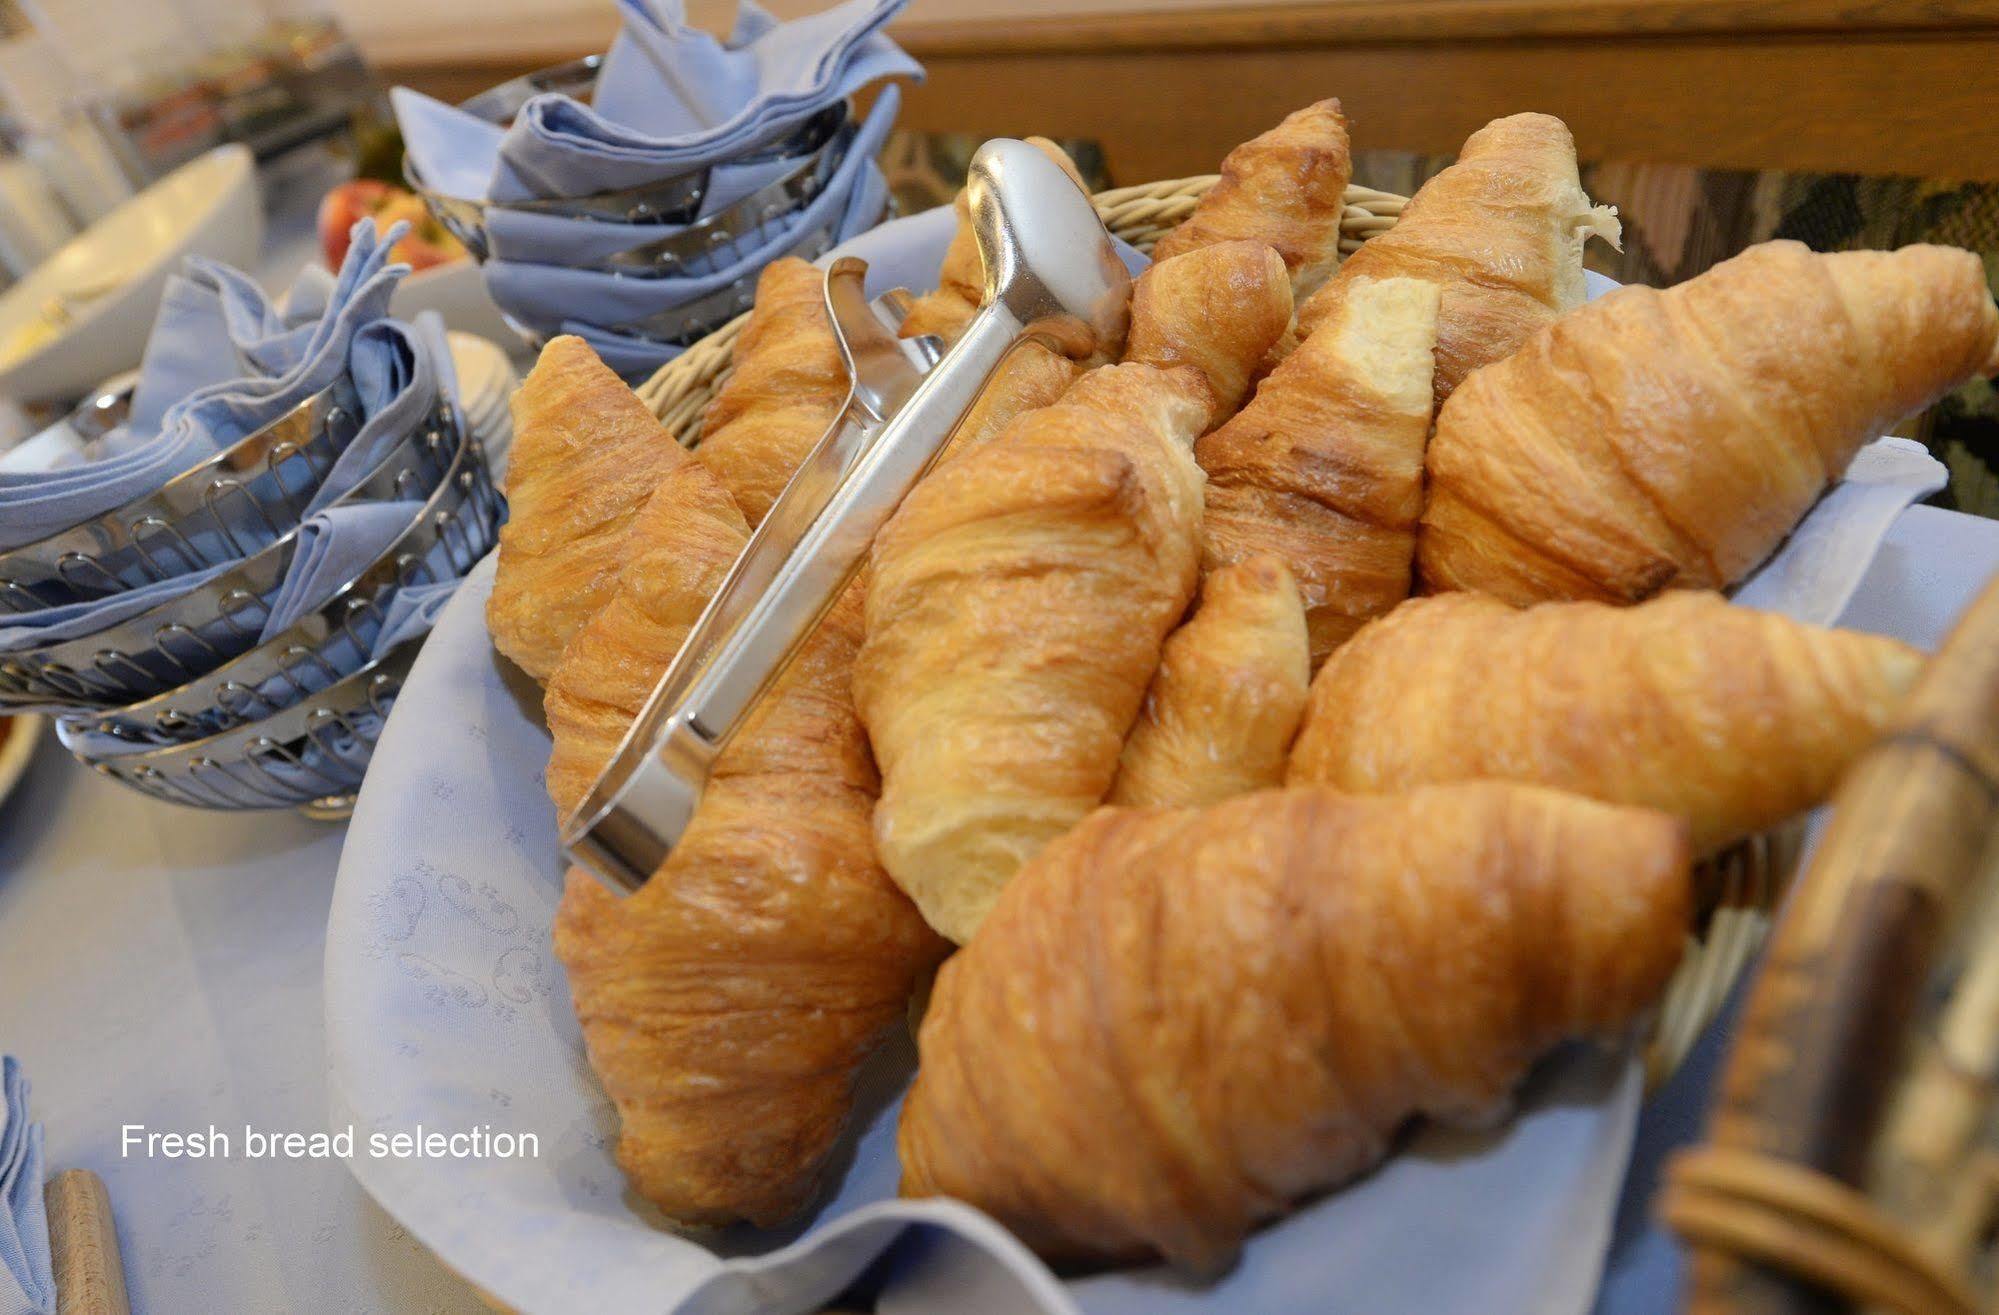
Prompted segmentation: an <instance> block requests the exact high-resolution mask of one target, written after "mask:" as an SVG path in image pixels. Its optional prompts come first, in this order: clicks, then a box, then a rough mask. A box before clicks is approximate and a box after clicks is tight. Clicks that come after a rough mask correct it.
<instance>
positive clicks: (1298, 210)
mask: <svg viewBox="0 0 1999 1315" xmlns="http://www.w3.org/2000/svg"><path fill="white" fill-rule="evenodd" d="M1352 178H1353V157H1352V154H1351V151H1350V147H1349V143H1348V140H1347V117H1346V115H1344V114H1342V113H1340V103H1339V102H1338V101H1337V100H1322V101H1320V102H1319V103H1318V104H1316V105H1307V106H1306V107H1305V108H1304V109H1302V110H1296V111H1294V112H1293V113H1291V114H1289V115H1286V116H1285V119H1284V122H1282V123H1280V124H1278V125H1277V126H1276V127H1275V128H1272V129H1271V130H1270V131H1268V132H1266V133H1263V134H1262V135H1260V136H1257V137H1252V138H1250V139H1249V140H1248V141H1246V142H1244V143H1243V144H1242V145H1240V146H1238V147H1236V148H1235V149H1234V150H1232V151H1230V152H1229V153H1228V156H1227V158H1226V159H1224V160H1223V161H1222V176H1221V179H1220V181H1218V182H1217V183H1216V184H1215V185H1214V186H1213V187H1212V188H1210V189H1208V194H1207V195H1206V196H1203V197H1202V198H1201V200H1200V203H1199V204H1197V205H1196V206H1195V207H1194V213H1193V214H1191V215H1188V216H1187V218H1186V219H1185V220H1184V221H1183V222H1182V223H1181V224H1180V226H1179V227H1178V228H1175V229H1174V230H1173V231H1172V232H1170V233H1168V234H1166V235H1165V236H1164V237H1162V238H1160V239H1159V242H1158V245H1157V246H1155V247H1154V248H1153V250H1152V257H1153V259H1154V260H1158V261H1167V260H1171V259H1172V258H1173V257H1175V256H1177V255H1180V254H1182V253H1183V252H1188V251H1193V250H1196V249H1197V248H1200V247H1205V246H1210V245H1212V244H1214V243H1216V242H1228V241H1231V240H1234V239H1238V238H1247V239H1248V240H1250V241H1252V242H1261V243H1263V244H1264V245H1265V246H1270V247H1275V248H1276V249H1277V254H1278V255H1280V256H1282V257H1283V258H1284V267H1285V268H1286V269H1288V270H1290V271H1291V289H1292V292H1293V293H1294V294H1295V296H1296V297H1297V299H1298V300H1299V301H1303V300H1304V299H1305V298H1306V297H1308V296H1310V295H1311V294H1312V292H1313V291H1314V290H1315V289H1317V288H1318V286H1319V285H1320V284H1322V283H1324V282H1325V281H1326V280H1327V279H1328V278H1330V277H1331V276H1332V273H1333V271H1334V270H1335V269H1337V268H1338V267H1339V263H1340V215H1341V214H1342V213H1343V212H1344V211H1345V210H1346V192H1347V183H1348V182H1349V181H1351V179H1352Z"/></svg>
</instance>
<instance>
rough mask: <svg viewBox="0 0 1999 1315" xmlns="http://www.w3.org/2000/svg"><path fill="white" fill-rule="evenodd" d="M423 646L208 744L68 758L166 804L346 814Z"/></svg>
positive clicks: (395, 653) (407, 648) (418, 641)
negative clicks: (285, 809)
mask: <svg viewBox="0 0 1999 1315" xmlns="http://www.w3.org/2000/svg"><path fill="white" fill-rule="evenodd" d="M422 645H423V638H422V637H420V636H419V637H418V638H415V639H411V640H409V641H407V642H405V643H403V644H400V645H398V646H397V647H396V648H395V649H394V650H392V651H391V652H389V653H387V654H385V655H384V656H383V657H381V658H380V659H378V660H376V661H374V662H371V663H369V664H368V665H366V666H364V667H362V668H361V669H360V670H358V671H355V672H354V673H353V674H351V675H349V676H347V677H345V678H344V679H341V680H338V681H336V682H334V683H333V684H331V685H329V686H327V687H326V688H325V689H322V690H320V691H319V692H318V693H316V694H314V695H313V696H312V697H311V698H309V699H306V700H304V701H303V702H300V703H298V704H296V705H294V706H293V707H291V708H287V709H286V710H284V711H283V712H280V713H278V714H276V715H275V716H272V717H267V718H265V719H264V720H262V721H257V722H251V723H249V724H247V725H243V726H239V727H236V728H235V729H232V730H227V731H223V732H221V733H219V734H216V735H211V736H208V737H207V738H205V739H199V740H194V741H191V742H189V743H186V744H174V745H168V746H165V747H162V748H158V749H152V750H148V751H145V752H140V753H130V754H119V755H115V756H107V757H92V756H91V755H89V754H88V753H85V752H81V751H77V750H74V749H72V751H73V752H76V754H77V758H78V759H79V760H80V761H81V762H83V763H84V764H85V765H86V766H88V767H90V768H91V769H92V770H94V771H97V772H101V773H103V774H104V775H105V776H109V777H112V778H114V779H116V780H119V781H122V782H124V783H125V784H126V785H129V786H131V787H132V788H133V789H135V790H138V791H140V792H142V793H144V794H149V795H151V796H153V797H154V798H155V799H164V800H166V801H167V802H168V803H174V804H186V805H189V806H191V807H195V808H223V809H263V808H299V809H302V810H304V811H306V812H307V813H309V814H312V815H314V816H321V817H344V816H346V814H347V813H348V812H350V811H352V809H353V806H354V795H355V792H356V791H357V790H358V789H359V788H360V785H361V777H362V775H363V773H365V772H366V771H367V767H368V758H369V755H370V754H372V753H373V752H374V747H375V741H376V739H377V738H378V737H379V736H380V735H381V730H382V723H383V721H384V720H385V719H386V718H387V717H388V715H389V709H390V708H391V707H392V706H393V705H394V703H395V700H396V695H397V694H398V693H400V692H401V690H402V685H403V681H404V679H405V678H406V677H407V676H408V675H409V669H410V666H411V664H412V663H413V662H415V660H416V655H417V650H418V649H419V648H421V647H422ZM62 730H63V733H64V737H65V740H67V738H68V737H69V736H70V735H71V734H73V733H74V727H73V725H72V724H66V725H65V726H63V727H62Z"/></svg>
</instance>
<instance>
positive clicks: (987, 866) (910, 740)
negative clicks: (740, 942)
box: [854, 365, 1208, 941]
mask: <svg viewBox="0 0 1999 1315" xmlns="http://www.w3.org/2000/svg"><path fill="white" fill-rule="evenodd" d="M1207 406H1208V401H1207V390H1206V386H1205V385H1204V384H1203V383H1202V382H1201V380H1200V376H1199V375H1198V374H1197V373H1196V372H1195V371H1193V370H1191V369H1185V368H1182V369H1176V370H1170V371H1160V370H1155V369H1153V368H1152V367H1151V366H1147V365H1114V366H1106V367H1104V368H1103V369H1100V370H1095V371H1092V372H1091V373H1089V374H1087V375H1084V376H1083V378H1082V379H1081V380H1079V381H1078V382H1077V383H1076V385H1075V387H1073V388H1071V389H1070V390H1069V392H1068V393H1067V394H1066V395H1065V396H1064V397H1063V399H1062V400H1061V401H1060V402H1058V403H1056V404H1055V405H1054V406H1050V407H1045V408H1043V409H1042V410H1039V411H1031V412H1029V413H1028V414H1026V415H1024V416H1022V417H1020V418H1019V419H1018V420H1015V421H1014V422H1013V424H1011V425H1009V426H1008V427H1007V429H1006V430H1005V432H1003V433H1002V434H1000V435H999V436H998V437H997V438H995V439H994V440H993V441H992V442H990V443H988V444H987V445H986V446H984V447H982V448H979V449H976V450H974V451H972V452H969V453H966V454H965V455H964V456H961V457H959V458H957V459H955V460H953V461H951V462H950V463H948V464H946V465H943V466H940V467H939V468H938V469H937V470H936V472H935V473H933V474H932V475H931V476H930V477H929V478H928V479H926V480H925V481H924V482H923V483H922V484H920V485H918V486H917V488H916V490H915V491H914V492H913V493H911V494H910V495H909V497H908V498H907V499H906V500H905V501H904V502H903V504H902V506H901V508H900V509H898V510H897V512H896V514H895V516H894V517H893V518H892V519H891V520H890V521H889V523H888V524H887V525H886V526H885V527H884V528H883V529H882V532H881V533H880V535H878V536H877V537H876V539H875V545H874V556H873V559H872V570H873V576H872V580H871V583H870V586H869V591H868V598H867V642H866V643H865V644H864V645H863V646H862V649H861V654H860V659H859V661H858V662H857V663H856V664H855V669H854V695H855V700H856V702H857V703H858V705H859V707H860V710H861V719H862V721H863V722H864V723H865V724H866V726H867V729H868V736H869V738H870V740H871V741H872V742H873V744H874V750H875V756H876V758H877V759H878V760H879V762H880V763H881V769H882V798H881V803H880V804H879V805H878V806H877V808H876V810H875V842H876V846H877V848H878V849H879V850H880V853H881V858H882V863H883V866H885V867H886V868H887V869H888V871H889V875H891V876H892V877H894V878H895V880H896V883H897V884H898V885H900V886H901V887H902V888H903V889H904V890H905V891H907V892H909V894H910V896H911V898H913V899H914V900H915V901H916V903H917V906H918V907H919V908H921V909H922V910H923V914H924V916H925V917H926V918H927V919H929V921H930V925H931V926H933V927H935V928H937V929H938V930H939V931H941V932H942V933H944V935H946V936H949V937H951V938H952V939H953V940H957V941H963V940H964V939H966V938H967V937H969V936H970V935H971V934H972V930H973V928H974V927H976V926H977V925H978V920H979V918H980V917H982V916H983V915H984V913H985V910H986V908H987V907H988V906H989V905H990V904H991V902H992V900H993V898H994V896H996V895H997V894H998V893H999V889H1000V887H1001V886H1003V885H1004V884H1005V883H1006V880H1007V878H1008V877H1010V876H1012V875H1013V872H1014V870H1015V869H1016V868H1018V867H1019V866H1020V864H1021V863H1023V862H1025V861H1026V860H1027V859H1028V858H1029V857H1031V856H1032V855H1033V854H1034V853H1035V852H1036V851H1037V850H1039V849H1040V848H1041V846H1042V845H1044V844H1046V843H1047V842H1048V841H1049V840H1050V839H1051V838H1053V837H1054V836H1056V835H1058V834H1060V833H1061V832H1063V831H1065V830H1067V829H1068V828H1069V827H1070V826H1071V825H1072V824H1073V823H1075V822H1076V820H1077V819H1079V818H1081V817H1082V816H1083V815H1084V814H1085V813H1087V812H1089V810H1090V809H1091V808H1093V807H1095V806H1096V804H1097V802H1098V801H1099V800H1101V799H1102V798H1103V795H1104V791H1105V790H1107V789H1108V788H1109V787H1110V783H1111V779H1112V777H1113V776H1114V775H1115V774H1116V771H1117V759H1118V752H1119V749H1120V748H1121V747H1122V745H1123V743H1124V737H1125V732H1126V731H1127V730H1129V729H1130V728H1131V724H1132V720H1133V719H1134V718H1135V717H1136V716H1137V714H1138V707H1139V702H1140V700H1141V699H1142V698H1143V697H1144V694H1145V687H1146V683H1147V681H1149V680H1150V679H1151V677H1152V671H1153V668H1154V667H1155V666H1157V665H1158V662H1159V647H1160V643H1161V641H1163V640H1164V639H1165V637H1166V633H1167V631H1169V630H1170V629H1171V628H1172V627H1173V624H1174V622H1176V621H1177V620H1178V619H1179V617H1180V614H1181V613H1182V612H1183V611H1185V610H1186V606H1187V602H1188V600H1189V599H1190V598H1191V597H1192V596H1193V592H1194V585H1195V580H1196V575H1197V571H1198V566H1199V551H1200V545H1199V531H1200V515H1201V472H1200V469H1199V468H1198V467H1197V466H1195V465H1194V461H1193V458H1192V456H1191V455H1190V454H1189V452H1188V450H1187V447H1188V443H1189V442H1190V441H1191V440H1192V438H1193V436H1194V434H1195V433H1196V432H1197V431H1198V429H1199V427H1200V424H1201V420H1202V417H1203V416H1205V415H1206V413H1207Z"/></svg>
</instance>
